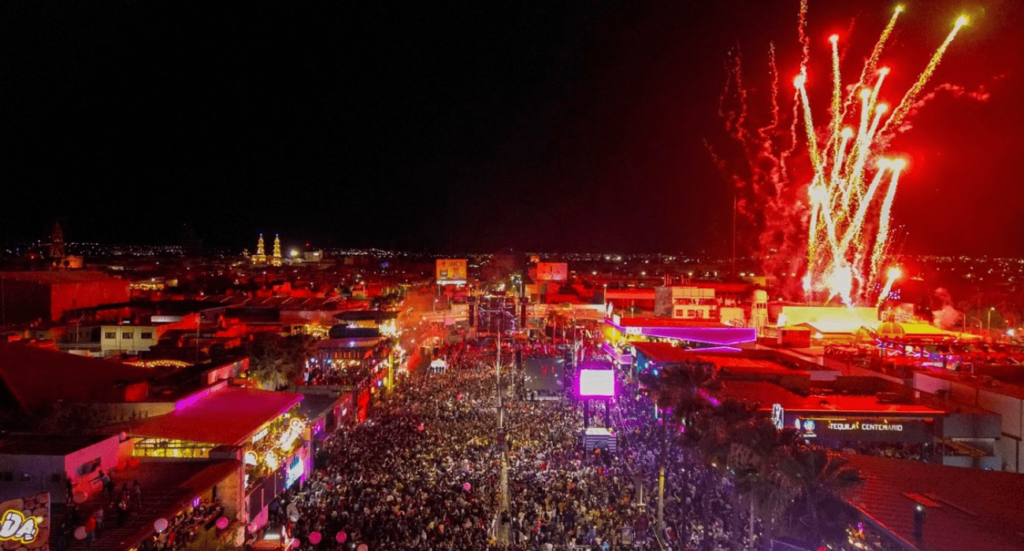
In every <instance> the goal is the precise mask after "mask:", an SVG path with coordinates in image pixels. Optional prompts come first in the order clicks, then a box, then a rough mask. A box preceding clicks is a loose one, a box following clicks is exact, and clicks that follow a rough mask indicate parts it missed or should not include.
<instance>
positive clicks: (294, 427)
mask: <svg viewBox="0 0 1024 551" xmlns="http://www.w3.org/2000/svg"><path fill="white" fill-rule="evenodd" d="M303 428H305V427H304V426H303V425H302V421H300V420H299V419H298V418H294V417H293V418H292V420H291V422H289V423H288V428H287V429H285V431H284V432H283V433H281V438H279V439H278V441H277V445H278V446H280V447H281V448H283V449H286V450H290V449H291V447H292V444H294V443H295V439H296V438H298V437H299V435H301V434H302V429H303Z"/></svg>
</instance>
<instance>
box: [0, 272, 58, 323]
mask: <svg viewBox="0 0 1024 551" xmlns="http://www.w3.org/2000/svg"><path fill="white" fill-rule="evenodd" d="M0 300H2V301H3V303H4V307H3V316H2V318H0V325H4V324H12V323H26V322H30V321H35V320H37V319H42V320H47V321H48V320H51V319H52V318H51V313H50V289H49V286H47V285H44V284H41V283H36V282H34V281H19V280H13V279H7V278H3V277H0Z"/></svg>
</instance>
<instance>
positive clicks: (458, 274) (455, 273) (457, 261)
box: [437, 258, 466, 285]
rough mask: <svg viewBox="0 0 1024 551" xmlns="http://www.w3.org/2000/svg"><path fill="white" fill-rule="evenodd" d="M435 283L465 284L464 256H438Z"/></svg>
mask: <svg viewBox="0 0 1024 551" xmlns="http://www.w3.org/2000/svg"><path fill="white" fill-rule="evenodd" d="M437 284H438V285H465V284H466V259H465V258H438V259H437Z"/></svg>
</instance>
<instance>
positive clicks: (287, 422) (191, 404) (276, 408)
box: [124, 382, 312, 525]
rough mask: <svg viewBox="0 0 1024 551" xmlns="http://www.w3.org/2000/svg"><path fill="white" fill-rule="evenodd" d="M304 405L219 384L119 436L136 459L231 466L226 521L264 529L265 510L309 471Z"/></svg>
mask: <svg viewBox="0 0 1024 551" xmlns="http://www.w3.org/2000/svg"><path fill="white" fill-rule="evenodd" d="M301 400H302V395H301V394H293V393H289V392H271V391H265V390H255V389H247V388H237V387H232V386H229V385H228V384H227V382H220V383H217V384H214V385H213V386H210V387H207V388H205V389H203V390H201V391H199V392H197V393H194V394H191V395H189V396H186V397H184V398H182V399H180V400H178V401H177V402H176V403H175V404H174V410H173V411H171V412H170V413H167V414H166V415H161V416H159V417H153V418H150V419H146V420H145V421H143V422H141V423H133V424H131V425H130V426H127V427H124V430H125V432H126V434H127V435H128V436H129V437H131V438H132V439H133V440H134V441H133V448H132V454H133V456H134V457H137V458H162V459H171V458H175V459H182V460H184V459H190V460H210V459H220V460H232V461H234V462H235V465H236V469H235V472H234V477H235V478H234V483H233V484H231V485H230V486H229V487H223V488H221V489H220V492H219V496H220V498H221V501H222V503H223V504H224V505H225V507H226V509H227V511H228V512H227V515H228V516H229V517H231V518H238V519H239V520H242V521H244V522H247V523H248V522H253V521H256V522H257V524H259V525H262V524H265V523H266V521H267V506H268V505H269V504H270V502H271V501H273V499H274V498H275V497H277V495H278V494H280V493H281V492H283V491H284V490H285V489H287V488H289V487H291V486H292V485H293V484H294V483H295V482H297V481H298V480H300V479H302V478H304V477H305V473H308V472H310V470H311V468H312V454H311V453H310V448H309V446H308V445H307V444H308V443H307V442H306V441H304V440H303V439H302V436H303V433H304V432H305V431H306V428H307V427H306V421H305V419H303V418H302V416H301V415H299V408H298V404H299V402H300V401H301Z"/></svg>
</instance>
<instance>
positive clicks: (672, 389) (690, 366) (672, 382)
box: [640, 362, 717, 533]
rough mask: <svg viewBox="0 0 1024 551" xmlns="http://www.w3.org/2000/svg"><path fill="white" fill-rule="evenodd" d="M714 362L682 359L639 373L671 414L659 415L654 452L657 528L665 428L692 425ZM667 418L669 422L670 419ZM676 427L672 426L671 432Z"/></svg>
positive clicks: (661, 514) (660, 517) (662, 493)
mask: <svg viewBox="0 0 1024 551" xmlns="http://www.w3.org/2000/svg"><path fill="white" fill-rule="evenodd" d="M716 375H717V373H716V368H715V365H714V364H712V363H710V362H683V363H678V364H671V365H669V366H666V367H665V369H663V370H662V371H660V372H655V371H647V372H644V373H641V374H640V382H641V383H642V384H643V385H644V386H645V387H646V388H647V392H648V394H650V395H651V397H652V399H653V400H654V403H655V405H656V406H657V407H658V408H659V409H661V410H662V411H667V412H671V417H666V418H662V422H661V450H660V453H659V454H658V530H659V533H660V531H661V530H663V529H664V527H665V522H664V516H665V456H666V454H667V453H668V431H669V426H670V425H671V426H672V428H673V429H674V428H675V427H676V426H679V425H682V426H683V427H689V426H691V425H692V422H693V416H694V415H695V414H696V413H697V412H698V411H700V410H702V409H706V408H707V407H708V406H709V405H710V400H709V399H708V396H707V391H706V390H705V388H706V387H708V386H710V385H711V384H712V383H713V382H714V381H715V380H716ZM670 419H671V421H672V422H670ZM677 432H678V431H675V430H673V433H677Z"/></svg>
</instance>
